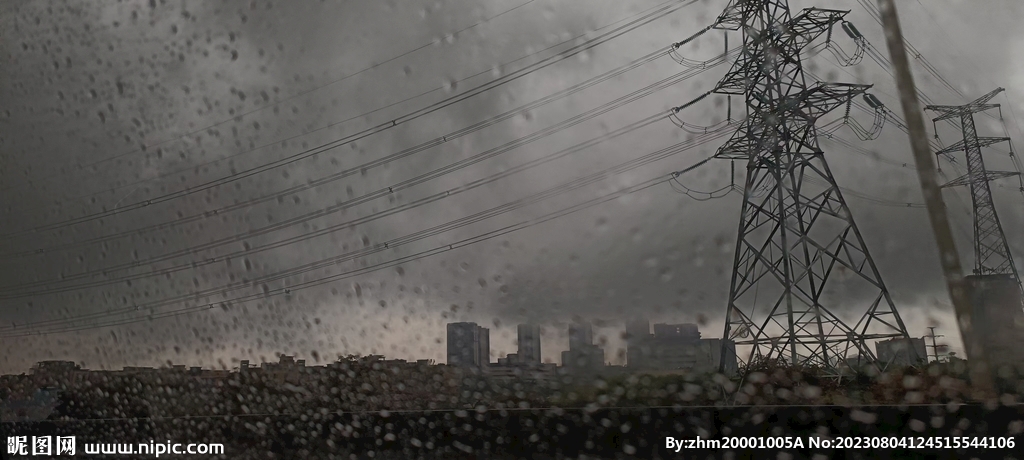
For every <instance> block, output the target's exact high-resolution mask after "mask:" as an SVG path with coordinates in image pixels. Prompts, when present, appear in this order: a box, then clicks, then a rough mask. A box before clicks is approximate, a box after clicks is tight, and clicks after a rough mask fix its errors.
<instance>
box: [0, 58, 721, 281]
mask: <svg viewBox="0 0 1024 460" xmlns="http://www.w3.org/2000/svg"><path fill="white" fill-rule="evenodd" d="M700 72H701V70H699V69H698V70H686V71H683V72H680V73H678V74H676V75H673V76H670V77H668V78H665V79H662V80H661V81H658V82H656V83H653V84H651V85H648V86H647V87H645V88H642V89H640V90H637V91H634V92H632V93H630V94H627V95H625V96H622V97H619V98H617V99H615V100H613V101H611V102H608V103H605V104H603V105H601V106H599V107H597V108H594V109H591V110H589V111H587V112H584V113H583V114H580V115H576V116H574V117H571V118H569V119H567V120H564V121H562V122H560V123H557V124H555V125H552V126H549V127H547V128H544V129H541V130H539V131H536V132H534V133H532V134H530V135H527V136H524V137H521V138H519V139H516V140H513V141H510V142H508V143H506V144H503V145H501V146H498V147H495V148H492V149H489V150H486V151H484V152H480V153H477V154H475V155H472V156H470V157H468V158H465V159H462V160H460V161H458V162H455V163H452V164H449V165H448V166H444V167H441V168H437V169H435V170H433V171H429V172H426V173H424V174H421V175H419V176H416V177H413V178H410V179H406V180H404V181H401V182H398V183H396V184H392V185H391V186H387V187H383V188H381V189H378V190H376V191H374V192H370V193H367V194H364V195H362V196H360V197H356V198H352V199H350V200H348V201H345V202H341V203H338V204H335V205H332V206H328V207H327V208H323V209H318V210H315V211H312V212H310V213H307V214H304V215H301V216H297V217H293V218H291V219H286V220H283V221H280V222H275V223H273V224H270V225H267V226H265V227H262V228H259V229H255V230H249V231H247V232H245V233H242V234H238V235H233V236H229V237H225V238H220V239H217V240H214V241H212V242H208V243H204V244H200V245H193V246H190V247H187V248H184V249H181V250H178V251H172V252H170V253H166V254H164V255H161V256H154V257H150V258H147V259H145V260H138V261H132V262H129V263H124V264H120V265H115V266H108V267H103V268H99V269H95V270H90V271H86V272H81V273H77V274H74V275H63V276H62V277H61V280H60V281H59V282H66V281H73V280H76V279H83V278H88V277H91V276H96V275H107V274H109V273H110V272H113V271H120V270H127V269H133V268H137V267H139V266H141V265H143V264H154V263H157V262H162V261H166V260H172V259H174V258H177V257H182V256H187V255H193V254H195V253H197V252H198V251H205V250H209V249H212V248H215V247H219V246H223V245H226V244H231V243H237V242H240V241H243V240H245V239H248V238H251V237H254V236H259V235H263V234H267V233H271V232H274V231H277V230H280V229H283V228H287V227H291V226H294V225H298V224H301V223H305V222H308V221H309V220H312V219H318V218H322V217H324V216H327V215H330V214H333V213H337V212H341V211H342V210H344V209H347V208H350V207H352V206H355V205H358V204H362V203H366V202H368V201H371V200H374V199H377V198H382V197H386V196H391V195H393V194H394V193H395V192H398V191H401V190H405V189H408V188H411V187H414V186H416V185H420V184H422V183H425V182H427V181H430V180H433V179H436V178H438V177H441V176H444V175H446V174H449V173H451V172H454V171H457V170H460V169H463V168H465V167H468V166H471V165H473V164H476V163H478V162H480V161H484V160H486V159H489V158H493V157H496V156H498V155H500V154H503V153H506V152H509V151H511V150H514V149H517V148H519V147H521V146H523V145H526V144H528V143H530V142H534V141H536V140H539V139H543V138H545V137H547V136H550V135H552V134H555V133H557V132H560V131H562V130H564V129H568V128H571V127H573V126H576V125H578V124H580V123H583V122H584V121H587V120H590V119H593V118H595V117H598V116H600V115H603V114H605V113H608V112H610V111H612V110H615V109H617V108H619V107H622V106H625V105H626V104H629V103H631V102H635V101H638V100H640V99H642V98H644V97H647V96H649V95H651V94H654V93H655V92H657V91H660V90H662V89H665V88H669V87H672V86H674V85H676V84H678V83H679V82H681V81H683V80H685V79H687V78H690V77H691V76H693V75H696V74H697V73H700ZM662 116H664V115H662V114H655V115H652V116H651V117H648V119H647V120H646V121H645V123H652V122H654V121H655V120H656V119H658V118H660V117H662ZM638 127H639V126H635V127H632V128H630V129H636V128H638ZM623 132H625V131H620V132H618V134H621V133H623ZM616 135H617V134H616ZM607 136H608V135H607V134H606V135H605V136H602V137H606V138H607ZM584 144H586V143H584ZM556 155H557V154H556ZM446 196H447V195H445V196H442V197H440V198H444V197H446ZM347 228H351V226H350V225H334V226H331V227H328V229H325V230H328V231H336V230H343V229H347ZM317 234H325V231H323V230H321V231H318V232H314V233H312V234H304V235H302V236H300V237H295V238H292V241H291V242H295V241H302V240H306V239H309V238H311V237H312V236H313V235H317ZM289 244H290V243H289ZM246 251H251V249H246ZM246 251H243V252H246ZM241 255H243V254H242V253H232V254H228V255H224V256H219V257H216V258H210V259H206V260H203V261H201V262H197V261H193V262H191V263H186V264H182V265H179V266H177V267H174V268H172V269H167V270H170V271H179V270H185V269H188V268H194V267H197V266H199V265H209V264H212V263H216V262H220V261H224V260H228V259H231V258H236V257H240V256H241ZM161 271H163V270H161ZM170 271H167V273H169V272H170ZM148 276H156V275H155V274H146V275H142V276H131V277H124V278H118V279H112V280H106V281H101V282H97V283H93V284H92V285H90V286H101V285H106V284H113V283H117V282H120V281H125V280H129V279H137V278H141V277H148ZM54 282H58V281H38V282H31V283H24V284H20V285H16V286H4V287H3V292H5V294H4V295H0V298H7V299H9V298H20V297H25V296H30V295H37V294H41V293H44V292H43V291H35V292H23V293H17V294H10V291H12V290H18V289H25V288H29V287H33V286H43V285H46V284H51V283H54ZM72 289H75V288H66V289H59V290H58V289H53V290H49V291H45V293H55V292H66V291H68V290H72Z"/></svg>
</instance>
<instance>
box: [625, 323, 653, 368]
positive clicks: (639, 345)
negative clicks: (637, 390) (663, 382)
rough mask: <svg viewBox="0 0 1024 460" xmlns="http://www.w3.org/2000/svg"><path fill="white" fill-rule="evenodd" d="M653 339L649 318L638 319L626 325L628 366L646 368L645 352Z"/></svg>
mask: <svg viewBox="0 0 1024 460" xmlns="http://www.w3.org/2000/svg"><path fill="white" fill-rule="evenodd" d="M650 339H651V322H650V321H648V320H647V318H638V319H635V320H633V321H630V322H628V323H626V366H628V367H637V368H638V367H644V366H645V361H646V360H645V356H647V355H649V354H650V353H646V352H645V348H648V342H649V341H650Z"/></svg>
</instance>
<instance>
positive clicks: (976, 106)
mask: <svg viewBox="0 0 1024 460" xmlns="http://www.w3.org/2000/svg"><path fill="white" fill-rule="evenodd" d="M1003 91H1005V89H1003V88H996V89H994V90H992V91H990V92H989V93H988V94H986V95H984V96H981V97H979V98H977V99H975V100H973V101H971V102H970V103H968V104H964V105H928V106H925V108H924V109H925V110H927V111H932V112H936V113H938V114H939V116H937V117H935V118H934V119H932V121H943V120H949V119H953V118H962V117H964V116H967V115H970V114H973V113H978V112H983V111H985V110H989V109H995V108H999V104H989V103H988V101H991V100H992V98H994V97H996V95H998V94H999V93H1001V92H1003Z"/></svg>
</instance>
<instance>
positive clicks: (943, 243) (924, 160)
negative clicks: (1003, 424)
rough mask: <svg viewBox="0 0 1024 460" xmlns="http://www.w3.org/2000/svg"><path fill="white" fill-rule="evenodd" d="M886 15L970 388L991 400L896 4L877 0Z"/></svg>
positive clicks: (885, 25) (989, 382)
mask: <svg viewBox="0 0 1024 460" xmlns="http://www.w3.org/2000/svg"><path fill="white" fill-rule="evenodd" d="M878 7H879V10H880V11H881V15H882V26H883V28H884V30H885V42H886V46H887V48H889V57H890V58H891V59H892V65H893V70H895V73H896V74H895V78H896V86H897V88H899V92H900V105H901V106H902V108H903V114H904V116H906V117H907V128H908V130H909V132H910V147H911V150H913V152H914V163H915V164H916V166H917V177H918V180H919V181H920V183H921V190H922V192H923V193H924V199H925V203H926V205H927V207H928V218H929V221H930V223H931V226H932V232H933V233H934V234H935V243H936V246H937V247H938V250H939V263H940V264H941V265H942V273H943V275H944V276H945V278H946V287H947V289H948V290H949V297H950V299H951V300H952V301H953V309H954V310H955V312H956V318H957V325H958V326H959V327H960V336H961V337H962V338H963V341H964V349H965V351H966V352H967V358H968V362H969V367H970V374H971V385H972V386H973V387H974V388H975V389H977V393H978V396H980V397H982V398H989V397H992V396H993V395H994V394H995V382H994V381H993V380H992V374H991V373H990V371H989V367H988V362H989V360H988V358H989V356H988V354H987V353H986V350H985V346H984V345H983V344H982V341H981V340H979V337H978V335H977V334H976V331H975V329H974V322H973V316H974V315H973V313H972V311H971V304H970V299H969V296H968V294H967V288H966V283H965V282H964V278H963V273H962V272H961V270H962V268H961V265H960V255H959V254H958V253H957V250H956V242H955V241H954V240H953V230H952V229H951V228H950V225H949V217H948V215H947V213H946V203H945V202H944V201H943V200H942V192H941V190H940V189H939V186H938V182H937V180H936V177H935V176H936V174H935V157H934V156H933V155H931V148H930V146H929V145H928V135H927V132H926V131H925V128H924V120H923V119H922V117H921V112H920V105H919V104H918V101H917V88H916V87H915V85H914V75H913V73H912V72H911V70H910V60H909V58H908V57H907V50H906V47H905V44H904V42H903V32H902V30H901V29H900V20H899V14H898V13H897V12H896V2H895V1H894V0H878Z"/></svg>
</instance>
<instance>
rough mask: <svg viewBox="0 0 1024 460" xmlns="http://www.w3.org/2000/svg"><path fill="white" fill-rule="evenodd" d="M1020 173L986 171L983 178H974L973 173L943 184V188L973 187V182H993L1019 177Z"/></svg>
mask: <svg viewBox="0 0 1024 460" xmlns="http://www.w3.org/2000/svg"><path fill="white" fill-rule="evenodd" d="M1019 175H1020V173H1019V172H1017V171H985V172H984V174H983V175H982V176H981V177H974V176H973V175H972V174H971V173H967V174H964V175H962V176H960V177H957V178H956V179H953V180H951V181H949V182H946V183H945V184H942V188H949V187H962V186H965V185H971V182H972V181H985V182H991V181H994V180H997V179H1004V178H1007V177H1014V176H1019Z"/></svg>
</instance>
